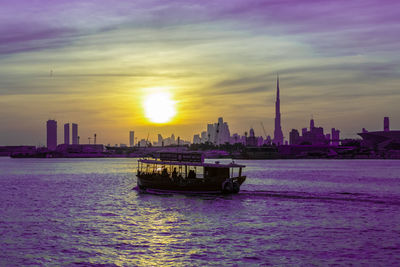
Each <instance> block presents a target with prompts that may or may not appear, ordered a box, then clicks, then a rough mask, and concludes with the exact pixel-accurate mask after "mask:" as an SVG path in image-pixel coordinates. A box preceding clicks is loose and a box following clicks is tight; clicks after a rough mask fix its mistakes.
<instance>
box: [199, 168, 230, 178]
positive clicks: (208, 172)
mask: <svg viewBox="0 0 400 267" xmlns="http://www.w3.org/2000/svg"><path fill="white" fill-rule="evenodd" d="M204 175H205V177H216V176H219V177H222V178H229V168H214V167H204Z"/></svg>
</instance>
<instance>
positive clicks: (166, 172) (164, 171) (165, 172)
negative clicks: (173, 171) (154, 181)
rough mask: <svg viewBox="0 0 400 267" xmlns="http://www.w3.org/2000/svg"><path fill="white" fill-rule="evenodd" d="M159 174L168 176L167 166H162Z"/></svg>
mask: <svg viewBox="0 0 400 267" xmlns="http://www.w3.org/2000/svg"><path fill="white" fill-rule="evenodd" d="M161 175H162V176H168V171H167V168H165V167H164V168H163V169H162V173H161Z"/></svg>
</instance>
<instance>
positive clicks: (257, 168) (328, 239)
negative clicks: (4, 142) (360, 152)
mask: <svg viewBox="0 0 400 267" xmlns="http://www.w3.org/2000/svg"><path fill="white" fill-rule="evenodd" d="M237 162H238V163H242V164H245V165H247V168H246V169H245V173H246V174H247V176H248V180H247V181H246V182H245V184H244V185H243V186H242V191H241V193H240V194H238V195H231V196H212V195H208V196H190V195H168V194H167V195H150V194H140V193H138V192H137V191H135V190H132V188H133V187H134V186H135V185H136V178H135V172H136V169H135V168H136V160H135V159H10V158H0V211H1V217H0V244H1V249H0V266H19V265H48V266H49V265H82V266H86V265H92V264H93V265H95V264H104V265H107V266H135V265H136V266H156V265H162V266H180V265H184V266H188V265H189V266H204V265H239V266H240V265H250V266H252V265H291V266H310V265H334V264H337V265H350V264H354V265H369V266H388V265H399V264H400V161H388V160H387V161H381V160H354V161H340V160H293V161H289V160H285V161H283V160H276V161H237Z"/></svg>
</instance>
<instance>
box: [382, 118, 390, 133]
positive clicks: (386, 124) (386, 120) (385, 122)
mask: <svg viewBox="0 0 400 267" xmlns="http://www.w3.org/2000/svg"><path fill="white" fill-rule="evenodd" d="M383 130H384V131H385V132H389V131H390V129H389V117H384V118H383Z"/></svg>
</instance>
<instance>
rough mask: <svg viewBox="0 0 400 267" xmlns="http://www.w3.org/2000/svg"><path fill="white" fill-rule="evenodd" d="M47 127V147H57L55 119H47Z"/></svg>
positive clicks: (51, 148)
mask: <svg viewBox="0 0 400 267" xmlns="http://www.w3.org/2000/svg"><path fill="white" fill-rule="evenodd" d="M46 129H47V149H48V150H56V149H57V121H55V120H48V121H47V124H46Z"/></svg>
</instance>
